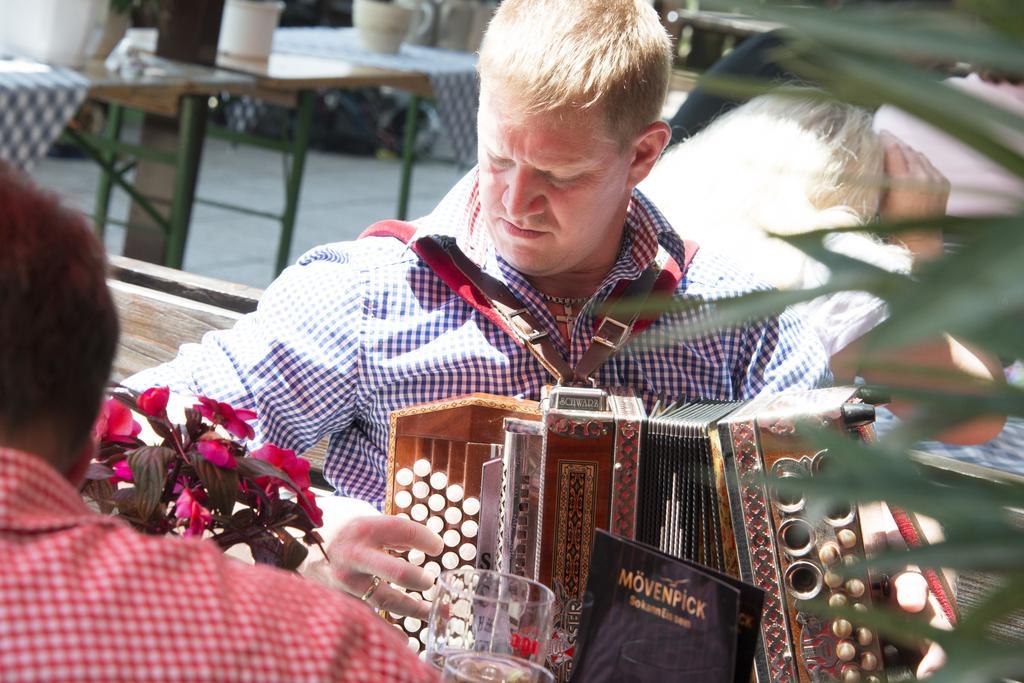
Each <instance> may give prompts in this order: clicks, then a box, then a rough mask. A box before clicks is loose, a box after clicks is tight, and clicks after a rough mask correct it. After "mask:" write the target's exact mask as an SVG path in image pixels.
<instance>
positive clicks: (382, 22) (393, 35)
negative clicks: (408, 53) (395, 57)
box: [352, 0, 413, 54]
mask: <svg viewBox="0 0 1024 683" xmlns="http://www.w3.org/2000/svg"><path fill="white" fill-rule="evenodd" d="M412 17H413V11H412V10H411V9H409V8H408V7H403V6H401V5H398V4H395V3H392V2H383V1H382V0H355V2H353V3H352V25H353V26H355V27H356V34H357V35H358V36H359V42H360V43H362V46H363V47H364V48H366V49H367V50H370V51H372V52H387V53H392V54H393V53H395V52H398V48H400V47H401V46H402V40H403V39H404V38H405V36H406V34H407V33H408V32H409V25H410V23H411V22H412Z"/></svg>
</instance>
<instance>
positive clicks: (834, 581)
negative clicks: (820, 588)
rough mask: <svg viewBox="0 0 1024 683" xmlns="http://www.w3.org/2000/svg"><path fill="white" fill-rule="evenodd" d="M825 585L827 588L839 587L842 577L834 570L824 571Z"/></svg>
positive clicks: (841, 583)
mask: <svg viewBox="0 0 1024 683" xmlns="http://www.w3.org/2000/svg"><path fill="white" fill-rule="evenodd" d="M825 585H826V586H828V587H829V588H839V587H840V586H842V585H843V577H842V576H840V575H839V574H836V573H835V572H825Z"/></svg>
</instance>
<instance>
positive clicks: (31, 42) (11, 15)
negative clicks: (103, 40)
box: [0, 0, 107, 67]
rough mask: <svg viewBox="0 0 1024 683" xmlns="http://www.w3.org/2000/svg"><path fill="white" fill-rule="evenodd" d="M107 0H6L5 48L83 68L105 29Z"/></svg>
mask: <svg viewBox="0 0 1024 683" xmlns="http://www.w3.org/2000/svg"><path fill="white" fill-rule="evenodd" d="M106 5H107V0H32V2H24V1H23V0H22V1H19V0H6V2H4V7H3V9H2V11H0V13H2V15H3V16H2V21H3V22H4V24H6V26H5V30H4V39H5V42H6V45H5V46H4V47H5V48H6V49H8V50H10V51H11V52H14V53H16V54H20V55H24V56H26V57H31V58H32V59H37V60H39V61H40V62H46V63H47V64H53V65H55V66H69V67H80V66H82V65H83V64H84V63H85V60H86V58H87V57H88V56H89V55H90V54H91V53H92V52H93V50H94V49H95V45H96V42H97V41H98V40H99V37H100V34H101V32H102V25H101V22H102V21H103V20H104V19H105V17H106V14H105V13H104V10H105V9H106Z"/></svg>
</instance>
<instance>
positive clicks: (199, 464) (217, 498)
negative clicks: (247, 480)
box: [192, 456, 238, 516]
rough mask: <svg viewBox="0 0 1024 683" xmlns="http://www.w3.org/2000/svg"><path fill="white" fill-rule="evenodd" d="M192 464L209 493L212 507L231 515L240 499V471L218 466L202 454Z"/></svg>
mask: <svg viewBox="0 0 1024 683" xmlns="http://www.w3.org/2000/svg"><path fill="white" fill-rule="evenodd" d="M192 465H193V466H194V467H195V468H196V474H198V475H199V479H200V481H202V482H203V487H204V488H205V489H206V493H207V494H208V495H209V503H210V508H211V509H213V510H215V511H217V512H219V513H220V514H222V515H225V516H230V515H231V513H232V512H233V510H234V508H235V501H236V500H238V472H237V471H236V470H229V469H225V468H223V467H218V466H217V465H214V464H213V463H212V462H210V461H209V460H207V459H206V458H204V457H202V456H198V457H195V458H193V459H192Z"/></svg>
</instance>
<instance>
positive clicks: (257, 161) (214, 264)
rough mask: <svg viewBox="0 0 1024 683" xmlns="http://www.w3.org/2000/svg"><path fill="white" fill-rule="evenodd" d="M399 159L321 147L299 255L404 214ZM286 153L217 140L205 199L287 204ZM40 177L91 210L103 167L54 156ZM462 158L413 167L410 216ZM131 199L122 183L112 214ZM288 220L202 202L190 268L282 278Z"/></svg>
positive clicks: (310, 168)
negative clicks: (282, 225) (281, 232)
mask: <svg viewBox="0 0 1024 683" xmlns="http://www.w3.org/2000/svg"><path fill="white" fill-rule="evenodd" d="M399 166H400V164H399V162H398V161H397V160H380V159H374V158H368V157H356V156H347V155H341V154H326V153H320V152H311V153H310V155H309V156H308V158H307V162H306V175H305V180H304V182H303V188H302V197H301V200H300V204H299V214H298V220H297V223H296V228H295V236H294V239H293V241H292V251H291V256H292V259H293V260H294V259H296V258H298V256H299V255H301V254H302V253H303V252H304V251H306V250H307V249H309V248H310V247H313V246H316V245H318V244H323V243H326V242H335V241H339V240H347V239H352V238H354V237H355V236H356V235H358V234H359V233H360V232H361V231H362V230H363V228H365V227H366V226H367V225H370V224H371V223H373V222H375V221H377V220H381V219H385V218H394V217H395V209H396V205H397V196H398V175H399ZM282 172H283V170H282V158H281V155H279V154H276V153H274V152H270V151H267V150H261V149H256V148H253V147H233V146H231V145H229V144H228V143H226V142H223V141H220V140H207V142H206V147H205V149H204V152H203V164H202V168H201V171H200V176H199V189H198V193H197V194H198V196H199V197H209V198H211V199H217V200H219V201H224V202H230V203H233V204H244V205H247V206H250V207H252V208H254V209H259V210H265V211H274V212H279V211H280V210H281V207H282V206H283V202H284V186H283V176H282ZM32 175H33V176H34V177H35V179H36V181H37V182H38V183H39V184H40V185H42V186H43V187H47V188H49V189H52V190H54V191H56V192H58V193H59V194H61V195H62V196H63V197H65V198H66V200H67V201H68V202H70V203H71V205H73V206H75V207H76V208H78V209H80V210H82V211H86V212H91V211H92V207H93V197H94V192H95V188H96V181H97V178H98V176H99V172H98V169H97V166H96V165H95V164H94V163H92V162H91V161H88V160H84V159H83V160H67V159H44V160H43V161H42V162H40V163H39V164H38V165H37V166H36V168H35V170H34V172H33V173H32ZM461 175H462V171H461V170H460V169H459V168H458V167H457V166H456V165H454V164H453V163H449V162H440V161H423V162H420V163H418V164H417V165H416V167H415V169H414V171H413V186H412V189H413V194H412V199H411V209H410V216H413V217H414V216H419V215H422V214H424V213H426V212H428V211H429V210H430V209H432V208H433V207H434V205H435V204H436V203H437V202H438V200H440V199H441V197H443V196H444V194H445V192H447V190H448V189H449V188H450V187H451V186H452V185H453V184H454V183H455V182H456V181H457V180H458V179H459V178H460V177H461ZM126 215H127V202H126V197H125V195H124V193H123V192H117V191H115V202H114V205H113V209H112V216H114V217H116V218H120V219H123V218H125V217H126ZM278 229H279V228H278V224H277V223H276V222H274V221H271V220H266V219H262V218H258V217H251V216H246V215H244V214H239V213H235V212H231V211H227V210H224V209H219V208H215V207H211V206H203V205H197V206H196V208H195V211H194V213H193V217H192V227H191V230H190V233H189V239H188V244H187V246H186V250H185V269H186V270H188V271H190V272H194V273H199V274H202V275H208V276H211V277H218V278H222V279H225V280H230V281H233V282H240V283H244V284H248V285H252V286H255V287H266V286H267V284H269V283H270V280H271V278H272V276H273V258H274V252H275V250H276V248H277V239H278ZM106 243H107V249H108V250H110V252H111V253H114V254H120V253H121V249H122V246H123V243H124V230H123V229H122V228H118V227H113V226H111V227H110V228H108V231H107V237H106Z"/></svg>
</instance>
